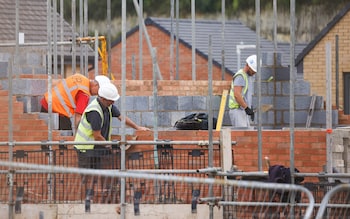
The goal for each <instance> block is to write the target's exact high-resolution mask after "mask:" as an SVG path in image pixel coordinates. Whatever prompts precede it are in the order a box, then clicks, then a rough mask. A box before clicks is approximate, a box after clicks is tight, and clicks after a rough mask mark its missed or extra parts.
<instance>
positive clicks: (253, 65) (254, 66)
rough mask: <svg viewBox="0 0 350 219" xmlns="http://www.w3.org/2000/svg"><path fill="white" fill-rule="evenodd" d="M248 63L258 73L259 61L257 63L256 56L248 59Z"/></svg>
mask: <svg viewBox="0 0 350 219" xmlns="http://www.w3.org/2000/svg"><path fill="white" fill-rule="evenodd" d="M246 63H247V64H248V66H249V67H250V68H251V69H252V70H253V71H254V72H256V70H257V65H256V63H257V61H256V55H251V56H249V57H248V58H247V60H246Z"/></svg>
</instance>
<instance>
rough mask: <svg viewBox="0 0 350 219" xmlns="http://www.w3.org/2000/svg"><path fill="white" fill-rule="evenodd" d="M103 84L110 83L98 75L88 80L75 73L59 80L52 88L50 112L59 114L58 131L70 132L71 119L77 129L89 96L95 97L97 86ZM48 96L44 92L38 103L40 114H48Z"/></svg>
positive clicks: (104, 77)
mask: <svg viewBox="0 0 350 219" xmlns="http://www.w3.org/2000/svg"><path fill="white" fill-rule="evenodd" d="M104 83H110V80H109V78H107V77H106V76H103V75H98V76H96V77H95V79H94V80H90V79H89V78H87V77H85V76H84V75H82V74H79V73H76V74H73V75H71V76H69V77H67V78H66V79H64V80H61V81H60V82H59V83H58V84H57V85H55V86H54V87H53V88H52V90H51V94H52V112H53V113H58V114H59V128H58V129H59V130H72V122H71V119H73V120H74V124H73V125H74V129H76V128H77V127H78V124H79V122H80V119H81V115H82V114H83V112H84V110H85V108H86V107H87V105H88V104H89V99H90V96H94V95H97V92H98V89H99V86H100V85H102V84H104ZM48 96H49V94H48V92H46V93H45V94H44V97H43V98H42V100H41V102H40V103H41V112H48ZM73 133H75V130H73Z"/></svg>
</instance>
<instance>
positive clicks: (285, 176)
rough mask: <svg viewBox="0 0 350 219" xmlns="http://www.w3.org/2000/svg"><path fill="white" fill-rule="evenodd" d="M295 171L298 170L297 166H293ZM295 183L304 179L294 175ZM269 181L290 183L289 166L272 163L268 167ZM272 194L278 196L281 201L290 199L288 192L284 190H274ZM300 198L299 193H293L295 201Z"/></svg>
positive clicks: (297, 183)
mask: <svg viewBox="0 0 350 219" xmlns="http://www.w3.org/2000/svg"><path fill="white" fill-rule="evenodd" d="M294 172H295V173H299V170H298V169H297V168H294ZM294 180H295V184H296V185H299V184H300V183H301V182H303V181H304V177H302V176H297V177H295V179H294ZM268 181H269V182H273V183H287V184H290V183H291V181H292V180H291V174H290V168H289V167H285V166H283V165H273V166H271V167H270V168H269V179H268ZM274 195H276V196H278V197H279V198H280V199H281V201H282V202H288V201H290V198H291V197H290V194H289V192H286V191H275V193H274ZM300 200H301V193H300V192H297V193H296V195H295V201H296V202H300Z"/></svg>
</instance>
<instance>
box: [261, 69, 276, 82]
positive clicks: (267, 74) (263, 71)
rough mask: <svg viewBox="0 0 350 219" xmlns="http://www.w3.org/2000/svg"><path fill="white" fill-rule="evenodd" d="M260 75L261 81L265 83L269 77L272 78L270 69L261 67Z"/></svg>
mask: <svg viewBox="0 0 350 219" xmlns="http://www.w3.org/2000/svg"><path fill="white" fill-rule="evenodd" d="M260 75H261V76H260V77H261V81H266V80H267V79H268V78H269V77H271V76H273V77H274V70H273V69H272V68H270V67H261V69H260Z"/></svg>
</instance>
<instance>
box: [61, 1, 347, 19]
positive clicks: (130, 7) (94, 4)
mask: <svg viewBox="0 0 350 219" xmlns="http://www.w3.org/2000/svg"><path fill="white" fill-rule="evenodd" d="M84 1H85V0H75V2H76V19H77V20H78V19H79V4H80V3H83V2H84ZM107 1H110V3H111V18H112V19H113V18H116V17H121V10H122V9H121V7H122V1H121V0H103V1H101V0H88V17H89V20H90V19H91V20H95V21H100V20H104V19H106V17H107ZM139 1H141V0H138V2H139ZM255 1H256V0H225V11H226V14H227V15H232V14H238V13H239V12H240V11H245V10H249V9H253V10H254V9H255ZM57 2H58V3H57V4H59V1H57ZM171 2H173V4H174V10H175V7H176V3H177V2H179V14H180V17H186V16H188V15H190V13H191V2H192V0H143V11H144V14H146V15H147V16H159V15H170V10H171ZM221 2H222V1H221V0H196V1H195V3H196V13H198V14H214V13H218V12H221ZM346 3H348V0H332V1H329V0H295V6H296V12H298V9H300V8H302V7H308V6H310V5H321V6H322V7H323V8H324V9H325V10H327V9H328V10H331V9H332V8H334V6H335V5H338V6H339V5H345V4H346ZM71 4H72V0H64V14H65V19H66V20H68V21H71V16H72V11H71ZM277 4H278V8H281V9H289V7H290V0H277ZM272 5H273V1H272V0H260V6H261V8H262V9H264V8H272ZM126 11H127V12H126V13H127V15H128V16H130V15H135V14H136V11H135V8H134V4H133V0H126ZM174 14H175V13H174Z"/></svg>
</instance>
